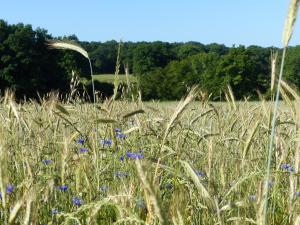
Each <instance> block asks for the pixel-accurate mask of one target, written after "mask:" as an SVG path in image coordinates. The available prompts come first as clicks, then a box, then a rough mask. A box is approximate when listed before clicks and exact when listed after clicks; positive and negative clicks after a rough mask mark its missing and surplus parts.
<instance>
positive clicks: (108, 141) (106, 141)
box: [100, 139, 112, 146]
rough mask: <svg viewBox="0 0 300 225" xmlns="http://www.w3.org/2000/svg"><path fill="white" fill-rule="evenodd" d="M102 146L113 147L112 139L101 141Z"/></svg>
mask: <svg viewBox="0 0 300 225" xmlns="http://www.w3.org/2000/svg"><path fill="white" fill-rule="evenodd" d="M100 144H101V145H109V146H111V145H112V140H111V139H103V140H100Z"/></svg>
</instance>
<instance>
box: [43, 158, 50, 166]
mask: <svg viewBox="0 0 300 225" xmlns="http://www.w3.org/2000/svg"><path fill="white" fill-rule="evenodd" d="M42 162H43V163H44V164H45V165H49V164H50V163H52V160H51V159H44V160H43V161H42Z"/></svg>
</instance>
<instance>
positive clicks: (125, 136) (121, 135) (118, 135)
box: [116, 133, 127, 139]
mask: <svg viewBox="0 0 300 225" xmlns="http://www.w3.org/2000/svg"><path fill="white" fill-rule="evenodd" d="M116 137H117V138H119V139H125V138H127V135H126V134H122V133H116Z"/></svg>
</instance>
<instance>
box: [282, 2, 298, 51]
mask: <svg viewBox="0 0 300 225" xmlns="http://www.w3.org/2000/svg"><path fill="white" fill-rule="evenodd" d="M299 3H300V0H291V3H290V6H289V11H288V15H287V17H286V20H285V25H284V31H283V38H282V39H283V45H284V46H285V47H287V46H288V44H289V42H290V39H291V37H292V34H293V30H294V26H295V22H296V18H297V13H298V8H299Z"/></svg>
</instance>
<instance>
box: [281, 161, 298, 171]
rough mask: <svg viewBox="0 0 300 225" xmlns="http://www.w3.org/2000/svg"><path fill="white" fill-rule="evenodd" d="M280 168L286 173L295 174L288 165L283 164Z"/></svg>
mask: <svg viewBox="0 0 300 225" xmlns="http://www.w3.org/2000/svg"><path fill="white" fill-rule="evenodd" d="M280 168H281V169H282V170H286V171H288V172H290V173H294V172H295V169H294V168H293V167H292V166H291V164H289V163H283V164H281V165H280Z"/></svg>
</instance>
